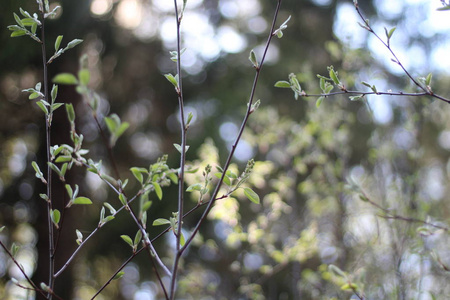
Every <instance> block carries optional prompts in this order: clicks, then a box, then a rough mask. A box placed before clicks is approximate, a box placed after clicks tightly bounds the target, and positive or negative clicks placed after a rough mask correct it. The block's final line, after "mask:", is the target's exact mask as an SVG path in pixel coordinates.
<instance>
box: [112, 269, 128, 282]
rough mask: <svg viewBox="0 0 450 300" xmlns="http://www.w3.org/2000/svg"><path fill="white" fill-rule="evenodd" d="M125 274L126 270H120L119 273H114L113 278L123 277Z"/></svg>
mask: <svg viewBox="0 0 450 300" xmlns="http://www.w3.org/2000/svg"><path fill="white" fill-rule="evenodd" d="M123 275H125V272H124V271H120V272H119V273H117V274H116V275H114V277H113V279H112V280H117V279H120V278H122V277H123Z"/></svg>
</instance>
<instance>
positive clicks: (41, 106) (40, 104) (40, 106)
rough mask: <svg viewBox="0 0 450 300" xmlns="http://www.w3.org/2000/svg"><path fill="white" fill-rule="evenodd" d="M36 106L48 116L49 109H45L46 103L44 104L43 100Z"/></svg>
mask: <svg viewBox="0 0 450 300" xmlns="http://www.w3.org/2000/svg"><path fill="white" fill-rule="evenodd" d="M36 105H37V106H39V108H40V109H41V110H42V111H43V112H44V113H45V114H46V115H48V109H47V107H45V104H44V102H43V101H42V100H41V101H38V102H36Z"/></svg>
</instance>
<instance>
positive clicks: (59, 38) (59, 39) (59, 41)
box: [55, 35, 63, 51]
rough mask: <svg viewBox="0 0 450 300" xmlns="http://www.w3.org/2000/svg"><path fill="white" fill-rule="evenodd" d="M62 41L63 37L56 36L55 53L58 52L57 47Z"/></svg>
mask: <svg viewBox="0 0 450 300" xmlns="http://www.w3.org/2000/svg"><path fill="white" fill-rule="evenodd" d="M62 39H63V36H62V35H58V37H57V38H56V41H55V51H58V50H59V46H60V45H61V41H62Z"/></svg>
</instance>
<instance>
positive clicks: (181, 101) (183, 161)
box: [169, 0, 187, 299]
mask: <svg viewBox="0 0 450 300" xmlns="http://www.w3.org/2000/svg"><path fill="white" fill-rule="evenodd" d="M174 9H175V19H176V22H177V75H178V87H177V94H178V106H179V109H180V126H181V128H180V131H181V156H180V172H179V173H178V222H177V228H176V232H175V237H176V242H175V243H176V246H175V249H176V250H175V255H174V261H173V266H172V278H171V280H170V293H169V295H170V296H169V299H174V297H175V289H176V288H175V285H176V280H177V273H178V264H179V262H180V258H181V254H182V252H181V251H180V247H181V246H180V244H181V234H182V226H183V214H184V211H183V209H184V208H183V206H184V169H185V166H186V144H187V143H186V133H187V127H186V121H185V116H184V98H183V76H182V74H181V32H180V27H181V17H180V16H179V13H178V4H177V0H174ZM174 230H175V228H174Z"/></svg>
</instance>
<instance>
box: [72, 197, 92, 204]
mask: <svg viewBox="0 0 450 300" xmlns="http://www.w3.org/2000/svg"><path fill="white" fill-rule="evenodd" d="M73 204H80V205H83V204H92V201H91V199H89V198H87V197H77V198H75V199H74V200H73Z"/></svg>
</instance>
